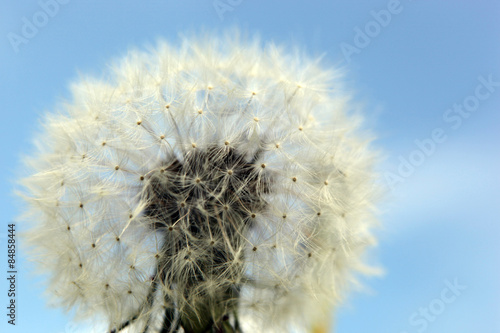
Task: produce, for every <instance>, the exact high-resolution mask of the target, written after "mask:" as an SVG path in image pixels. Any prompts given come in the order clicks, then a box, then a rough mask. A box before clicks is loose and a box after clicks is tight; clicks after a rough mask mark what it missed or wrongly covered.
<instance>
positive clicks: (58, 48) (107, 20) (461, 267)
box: [0, 0, 500, 333]
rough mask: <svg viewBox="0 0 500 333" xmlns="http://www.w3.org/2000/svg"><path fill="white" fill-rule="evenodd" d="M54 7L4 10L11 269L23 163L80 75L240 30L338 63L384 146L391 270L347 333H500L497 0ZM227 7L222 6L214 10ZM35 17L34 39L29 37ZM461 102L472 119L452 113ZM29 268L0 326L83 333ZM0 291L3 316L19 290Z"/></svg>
mask: <svg viewBox="0 0 500 333" xmlns="http://www.w3.org/2000/svg"><path fill="white" fill-rule="evenodd" d="M54 1H55V0H54ZM50 2H51V0H42V1H40V2H39V1H32V0H26V1H22V2H20V1H19V2H14V1H3V2H2V3H1V4H0V13H1V14H0V37H1V39H0V73H1V75H0V100H1V105H2V111H0V112H1V117H2V118H1V119H2V121H0V127H1V129H0V135H1V140H0V142H1V145H2V146H1V151H2V154H1V159H2V163H1V178H0V181H1V188H0V191H1V192H0V196H1V200H0V209H1V211H2V223H1V225H2V227H1V228H2V229H0V243H1V250H0V254H1V253H3V254H2V255H0V258H2V259H0V271H1V272H2V273H1V274H5V271H6V270H7V269H6V258H7V254H6V238H5V234H6V232H7V226H6V225H7V224H8V223H9V222H10V221H12V220H14V219H15V217H16V216H17V215H19V213H20V209H21V205H20V204H19V202H18V199H17V198H16V197H15V196H14V195H13V194H12V191H13V188H14V184H15V179H16V178H17V177H18V175H19V173H20V168H21V164H20V162H19V161H20V155H21V154H22V153H23V152H28V151H29V150H30V148H31V140H32V138H33V133H34V130H35V129H36V128H38V126H39V118H40V115H42V114H44V113H45V112H46V111H50V110H51V109H52V108H53V107H54V105H56V104H57V102H58V101H60V100H61V99H63V98H68V97H69V93H68V85H69V83H70V82H72V81H74V80H75V79H76V78H77V76H78V73H79V72H81V73H95V74H96V75H98V74H100V72H101V70H103V69H105V68H106V65H107V64H108V63H109V61H110V60H111V59H114V58H116V57H119V56H121V55H123V54H124V53H125V52H126V51H127V50H128V49H130V48H132V47H142V46H144V45H148V44H154V43H155V41H156V40H157V39H158V38H163V39H166V40H169V41H174V42H175V41H176V40H178V35H179V33H186V32H187V33H189V32H196V31H202V30H203V29H212V30H213V29H216V30H218V31H224V30H225V29H228V28H232V27H239V28H240V29H241V30H243V31H246V32H248V33H249V34H254V33H258V34H259V35H260V36H261V37H262V39H263V40H266V41H269V40H273V41H276V42H278V43H285V44H288V45H294V44H295V45H299V46H300V47H301V48H304V49H306V50H307V51H308V52H309V53H310V54H311V55H323V54H324V62H325V64H327V65H332V66H340V67H342V68H343V69H344V70H345V71H346V80H347V84H348V86H349V87H350V88H351V89H352V90H353V91H354V92H355V100H356V101H357V102H359V104H360V105H362V106H363V111H364V113H365V114H366V118H367V124H366V126H367V127H369V128H370V129H371V130H372V131H373V132H374V133H375V134H376V135H377V140H376V141H375V145H376V147H377V148H379V149H380V150H382V151H383V152H384V156H385V158H384V160H383V162H382V163H381V164H380V165H379V169H380V172H381V174H382V182H383V183H384V184H386V185H392V186H387V193H386V196H385V198H384V200H383V202H382V203H381V206H380V207H381V215H380V218H381V221H382V224H381V228H379V229H378V230H377V234H378V237H379V243H380V245H379V247H378V248H377V249H376V250H375V251H374V253H372V256H373V258H374V261H375V262H378V263H380V264H381V265H382V266H383V267H384V268H385V271H386V274H385V276H383V277H380V278H373V279H368V280H366V285H367V289H366V290H365V291H364V292H361V293H355V294H353V295H352V297H350V298H349V299H348V301H347V302H346V303H345V304H344V306H343V307H342V308H341V309H339V311H338V312H337V314H336V332H339V333H342V332H372V333H379V332H380V333H404V332H406V333H413V332H429V333H432V332H454V333H456V332H485V333H488V332H492V333H493V332H499V331H500V286H499V281H500V269H499V265H498V263H499V262H500V261H499V259H500V258H499V257H500V245H499V242H498V238H499V235H500V224H499V221H500V218H499V217H500V196H499V188H500V176H499V172H498V170H500V155H499V152H500V151H499V149H498V142H499V139H500V113H499V106H500V83H498V82H500V66H499V60H498V59H500V43H499V41H500V38H499V37H500V20H498V18H499V17H500V3H499V2H497V1H486V0H485V1H475V2H472V1H465V0H458V1H453V2H452V1H432V2H431V1H423V0H420V1H419V0H413V1H412V0H401V1H399V2H398V1H394V0H391V1H388V0H383V1H378V0H377V1H356V2H354V1H349V2H348V1H342V2H341V1H336V2H334V1H309V2H306V1H287V2H285V1H281V2H279V1H276V2H275V3H269V2H268V1H263V0H254V1H250V0H220V1H219V0H217V1H212V0H209V1H195V0H186V1H182V2H180V1H179V2H174V1H167V0H148V1H142V2H139V1H129V0H123V1H119V2H117V1H114V2H112V1H108V2H104V1H94V0H87V1H79V2H77V1H76V0H64V1H63V0H59V5H58V8H57V9H55V7H50V8H49V7H47V6H45V5H42V4H45V3H50ZM221 4H225V7H224V8H225V9H226V11H222V10H221V9H219V10H217V8H219V7H220V8H222V6H223V5H221ZM44 8H45V9H44ZM47 8H49V9H47ZM381 11H383V12H381ZM44 12H45V13H46V14H44ZM377 13H378V14H377ZM383 13H390V19H389V17H388V16H387V15H386V16H384V14H383ZM49 14H52V15H49ZM376 17H378V19H379V21H380V22H381V23H379V22H378V21H377V20H376ZM45 18H46V19H45ZM36 20H38V21H36ZM35 21H36V22H38V25H39V27H37V31H33V30H32V31H30V30H29V28H26V27H25V26H26V25H29V23H34V22H35ZM26 22H28V23H26ZM36 22H35V23H36ZM23 29H24V31H23ZM359 31H361V33H360V32H359ZM363 35H364V37H363ZM20 40H22V42H20ZM353 50H355V51H353ZM488 81H490V83H487V82H488ZM485 82H486V83H485ZM454 105H456V106H454ZM461 105H462V111H461V112H462V113H459V112H457V111H454V110H458V108H460V106H461ZM433 133H434V134H433ZM436 133H437V134H436ZM416 140H418V142H420V146H419V145H418V144H417V143H416V142H415V141H416ZM421 147H424V148H421ZM18 261H19V263H18V267H19V268H18V269H19V271H20V273H19V280H18V285H17V288H18V291H19V295H18V298H17V304H18V317H17V323H18V325H16V326H15V327H12V326H11V325H7V323H6V316H5V314H3V313H2V315H1V317H0V318H3V319H2V320H1V321H0V328H1V329H0V330H1V331H2V332H42V333H45V332H47V333H49V332H50V333H54V332H56V333H75V332H77V330H76V329H75V328H74V327H73V326H71V325H68V324H67V323H68V322H69V316H68V315H65V314H63V313H62V312H61V311H60V310H58V309H50V308H47V307H46V306H45V305H44V304H45V300H44V298H43V296H42V293H43V289H42V284H41V280H40V279H39V278H37V277H34V276H32V275H30V272H29V267H30V266H29V264H28V263H27V262H26V258H24V257H23V253H22V252H20V253H18ZM2 276H3V275H2ZM0 281H1V282H0V295H1V296H0V304H1V308H2V309H5V306H6V304H7V302H8V298H7V296H6V291H7V289H8V286H7V284H6V279H4V278H2V279H1V280H0ZM450 285H451V287H450ZM453 285H455V286H454V287H453ZM457 286H458V287H457ZM3 311H4V312H5V310H3Z"/></svg>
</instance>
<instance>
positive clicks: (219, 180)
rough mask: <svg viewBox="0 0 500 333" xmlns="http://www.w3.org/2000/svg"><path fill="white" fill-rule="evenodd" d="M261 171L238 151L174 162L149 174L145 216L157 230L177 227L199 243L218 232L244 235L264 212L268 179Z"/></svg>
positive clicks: (214, 151) (194, 154) (195, 153)
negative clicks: (255, 219)
mask: <svg viewBox="0 0 500 333" xmlns="http://www.w3.org/2000/svg"><path fill="white" fill-rule="evenodd" d="M260 167H261V166H260V165H257V166H256V164H255V161H247V160H246V159H245V157H244V156H243V155H242V154H239V153H238V152H236V151H235V149H234V148H227V147H225V148H224V149H222V148H216V147H212V148H208V149H206V150H200V149H197V150H192V151H189V152H188V153H187V154H186V155H185V156H184V158H183V161H182V162H181V161H179V160H178V159H175V158H174V159H173V160H171V161H168V162H165V163H164V164H162V165H161V166H159V167H158V168H157V169H156V170H155V171H153V172H151V173H150V176H149V177H148V178H149V179H148V181H147V182H146V183H145V191H144V193H145V197H144V199H145V200H146V208H145V210H144V214H145V216H148V217H150V218H151V228H154V229H155V230H158V231H163V230H165V229H168V228H169V227H171V226H173V225H178V226H179V227H180V229H181V230H184V231H185V232H187V233H189V234H190V235H189V236H192V237H195V238H197V239H201V238H203V237H204V236H207V237H209V236H210V231H209V230H210V229H211V230H212V232H213V228H216V229H215V230H217V228H219V229H220V228H221V227H222V228H224V229H225V231H226V232H229V233H230V234H234V233H239V232H241V231H243V230H245V229H246V228H248V227H250V226H251V223H252V222H251V217H255V212H260V211H262V210H263V209H264V208H265V201H264V196H263V195H264V194H265V193H267V192H268V191H269V179H267V178H266V177H263V176H262V172H263V171H264V170H262V169H261V168H260ZM228 170H229V171H228ZM229 210H230V214H231V215H230V216H228V214H229V213H228V211H229ZM236 229H239V230H238V232H237V230H236ZM220 231H222V230H220ZM205 232H206V233H205Z"/></svg>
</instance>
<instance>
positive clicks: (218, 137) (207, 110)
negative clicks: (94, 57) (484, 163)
mask: <svg viewBox="0 0 500 333" xmlns="http://www.w3.org/2000/svg"><path fill="white" fill-rule="evenodd" d="M233 37H235V36H233ZM110 76H111V78H109V79H107V80H97V79H90V78H88V79H84V80H82V81H81V82H78V83H76V84H74V85H73V86H72V93H73V99H72V101H71V102H69V103H67V104H66V105H65V106H64V107H63V110H62V111H61V112H60V113H59V114H53V115H49V116H47V118H46V120H45V123H44V124H45V125H44V126H45V129H44V132H43V135H41V136H39V137H38V139H37V142H38V144H37V149H38V152H37V154H35V155H34V156H33V157H31V158H30V159H29V161H28V164H29V165H30V166H31V168H32V174H31V175H30V176H29V177H27V178H25V179H24V180H23V181H22V183H23V186H24V194H23V197H24V198H25V199H26V201H27V205H28V210H27V213H26V214H25V217H24V218H25V219H26V220H30V221H34V222H33V223H32V224H31V229H30V230H29V232H28V233H27V235H28V242H29V245H30V246H31V247H32V249H33V257H34V258H35V259H36V260H37V261H38V262H39V263H40V264H39V268H40V270H41V271H43V272H45V273H46V274H47V275H48V277H49V279H48V288H47V289H48V292H49V293H50V294H51V295H52V297H53V300H54V302H55V303H56V304H57V305H59V306H61V307H63V308H66V309H74V310H75V312H76V314H77V317H78V318H82V319H86V318H93V317H96V316H100V317H104V318H106V321H107V323H108V326H109V329H110V330H112V329H116V328H117V327H119V326H120V325H121V324H122V323H124V322H127V321H130V320H131V318H134V319H133V320H132V322H131V323H130V325H129V327H128V328H127V329H129V330H130V331H131V332H142V331H143V330H144V328H145V327H151V329H158V331H159V330H160V328H161V326H162V325H166V324H165V323H166V322H167V319H166V318H168V316H169V315H170V316H172V318H174V317H175V318H177V319H176V320H179V321H180V325H181V326H182V327H183V328H184V329H185V330H188V331H189V330H192V331H196V330H199V331H202V330H203V329H205V328H207V327H210V325H218V324H217V323H221V322H223V321H228V320H229V321H231V322H232V321H234V320H236V318H235V317H234V313H236V312H237V313H239V315H240V316H241V318H251V322H252V325H253V326H252V327H254V331H259V332H268V331H269V332H271V331H277V332H283V331H288V330H289V329H290V327H291V325H294V327H298V328H307V327H311V325H312V323H313V322H314V321H315V320H317V319H318V317H319V316H320V314H319V313H323V312H325V311H326V310H325V309H330V308H331V307H332V306H334V305H336V304H337V303H338V302H339V301H340V300H341V299H342V297H343V295H344V294H345V291H346V290H347V289H348V287H349V285H352V284H353V283H355V282H356V278H355V276H356V275H355V273H356V272H363V273H368V272H369V269H368V268H367V267H366V265H365V264H364V262H363V259H362V258H363V256H362V254H363V252H364V249H365V248H366V247H367V246H369V245H371V244H374V239H373V237H372V235H371V227H372V225H373V223H374V217H373V208H372V206H373V201H374V194H375V192H376V191H375V189H374V188H375V186H374V174H373V172H372V165H373V160H374V155H373V153H371V152H370V149H369V147H368V144H367V143H366V140H364V139H363V138H362V136H361V134H360V133H359V130H357V121H356V119H355V118H354V117H353V116H350V115H349V114H348V110H349V109H348V108H349V107H348V104H347V103H346V97H345V95H343V94H342V86H341V82H340V79H339V78H338V73H337V72H335V71H332V70H326V69H324V68H322V67H321V66H320V65H319V64H318V63H317V62H316V61H315V60H311V59H308V58H307V57H305V56H300V55H294V56H290V55H288V54H287V53H286V52H285V51H284V50H282V49H280V48H279V47H277V46H275V45H273V44H268V45H265V46H262V45H261V44H260V43H259V42H257V41H254V42H249V41H241V40H238V39H237V38H229V39H224V38H212V37H207V38H204V39H199V40H196V39H195V40H189V39H186V40H184V42H183V43H182V45H181V46H180V47H179V46H178V47H176V46H172V45H169V44H167V43H160V44H159V45H158V47H157V48H156V49H155V50H153V51H151V52H149V53H147V52H141V51H135V52H132V53H130V54H129V55H127V56H126V57H125V58H124V59H123V60H121V61H119V62H116V63H115V64H114V66H113V71H112V73H111V74H110ZM324 315H325V316H327V315H328V314H324ZM153 331H154V330H152V332H153ZM155 332H156V331H155Z"/></svg>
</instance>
